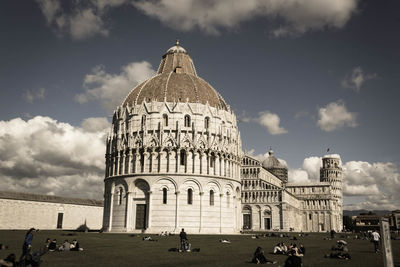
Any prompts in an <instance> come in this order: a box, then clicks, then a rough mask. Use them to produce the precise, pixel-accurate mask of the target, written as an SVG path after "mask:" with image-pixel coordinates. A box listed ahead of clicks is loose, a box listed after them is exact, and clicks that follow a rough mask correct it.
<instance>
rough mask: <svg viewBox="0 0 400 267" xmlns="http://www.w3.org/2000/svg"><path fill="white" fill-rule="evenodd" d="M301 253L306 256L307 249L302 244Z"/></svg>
mask: <svg viewBox="0 0 400 267" xmlns="http://www.w3.org/2000/svg"><path fill="white" fill-rule="evenodd" d="M299 253H300V254H303V255H306V248H305V247H304V246H303V245H302V244H300V247H299Z"/></svg>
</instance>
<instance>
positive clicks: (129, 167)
mask: <svg viewBox="0 0 400 267" xmlns="http://www.w3.org/2000/svg"><path fill="white" fill-rule="evenodd" d="M132 161H133V158H132V149H130V148H129V154H128V171H127V172H126V173H127V174H129V173H132Z"/></svg>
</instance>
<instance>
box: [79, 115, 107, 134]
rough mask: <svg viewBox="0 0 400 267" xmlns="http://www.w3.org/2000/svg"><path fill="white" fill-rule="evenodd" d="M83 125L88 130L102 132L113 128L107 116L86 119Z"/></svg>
mask: <svg viewBox="0 0 400 267" xmlns="http://www.w3.org/2000/svg"><path fill="white" fill-rule="evenodd" d="M81 127H82V129H83V130H84V131H87V132H101V131H106V130H108V129H110V128H111V124H110V122H109V121H108V120H107V118H105V117H94V118H87V119H84V120H83V121H82V123H81Z"/></svg>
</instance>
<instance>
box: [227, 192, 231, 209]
mask: <svg viewBox="0 0 400 267" xmlns="http://www.w3.org/2000/svg"><path fill="white" fill-rule="evenodd" d="M226 206H227V207H228V208H229V207H230V206H231V193H229V191H228V192H226Z"/></svg>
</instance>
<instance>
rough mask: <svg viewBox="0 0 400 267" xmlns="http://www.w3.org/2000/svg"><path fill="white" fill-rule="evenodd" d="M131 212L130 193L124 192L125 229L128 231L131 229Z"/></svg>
mask: <svg viewBox="0 0 400 267" xmlns="http://www.w3.org/2000/svg"><path fill="white" fill-rule="evenodd" d="M131 214H132V193H131V192H129V191H128V192H126V218H125V219H126V221H125V225H126V231H127V232H129V231H130V230H132V219H131V216H132V215H131Z"/></svg>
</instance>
